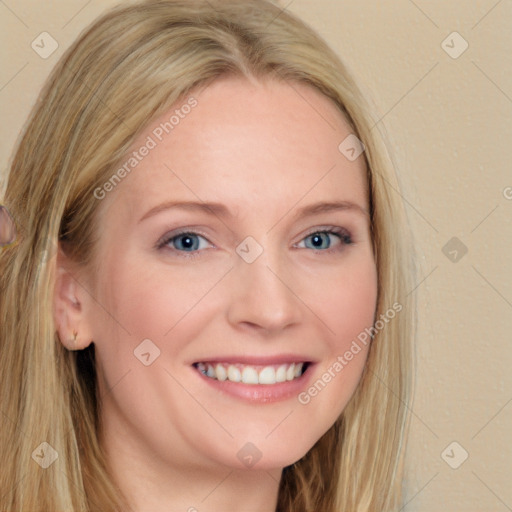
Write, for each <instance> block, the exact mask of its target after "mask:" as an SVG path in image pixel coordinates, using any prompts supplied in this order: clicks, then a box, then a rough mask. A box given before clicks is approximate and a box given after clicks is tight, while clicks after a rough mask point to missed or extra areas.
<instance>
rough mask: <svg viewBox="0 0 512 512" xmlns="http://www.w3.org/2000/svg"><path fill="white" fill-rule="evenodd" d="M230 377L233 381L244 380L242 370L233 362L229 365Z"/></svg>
mask: <svg viewBox="0 0 512 512" xmlns="http://www.w3.org/2000/svg"><path fill="white" fill-rule="evenodd" d="M228 379H229V380H230V381H231V382H240V381H241V380H242V374H241V373H240V370H239V369H238V368H237V367H236V366H233V365H232V364H230V365H229V367H228Z"/></svg>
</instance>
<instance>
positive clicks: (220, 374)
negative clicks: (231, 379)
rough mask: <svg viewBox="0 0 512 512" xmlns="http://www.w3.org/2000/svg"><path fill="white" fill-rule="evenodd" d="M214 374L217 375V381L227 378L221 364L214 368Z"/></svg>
mask: <svg viewBox="0 0 512 512" xmlns="http://www.w3.org/2000/svg"><path fill="white" fill-rule="evenodd" d="M215 373H216V374H217V380H226V379H227V378H228V374H227V372H226V369H225V368H224V366H222V365H221V364H218V365H217V366H216V367H215Z"/></svg>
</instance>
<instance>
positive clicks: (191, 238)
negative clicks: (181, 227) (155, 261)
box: [157, 231, 209, 256]
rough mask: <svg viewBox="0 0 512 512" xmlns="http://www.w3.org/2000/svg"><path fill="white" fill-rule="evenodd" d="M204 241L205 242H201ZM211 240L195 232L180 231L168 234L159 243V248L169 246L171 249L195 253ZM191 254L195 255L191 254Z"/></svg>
mask: <svg viewBox="0 0 512 512" xmlns="http://www.w3.org/2000/svg"><path fill="white" fill-rule="evenodd" d="M202 241H203V243H201V242H202ZM208 244H209V242H208V240H206V238H204V237H203V236H201V235H198V234H197V233H193V232H188V231H187V232H183V233H178V234H175V235H173V236H166V237H165V238H163V239H162V240H161V241H160V242H158V243H157V248H158V249H163V248H165V247H168V248H169V249H171V250H175V251H179V252H188V253H194V252H197V251H199V250H200V249H205V248H206V247H207V246H208ZM191 256H195V255H194V254H191Z"/></svg>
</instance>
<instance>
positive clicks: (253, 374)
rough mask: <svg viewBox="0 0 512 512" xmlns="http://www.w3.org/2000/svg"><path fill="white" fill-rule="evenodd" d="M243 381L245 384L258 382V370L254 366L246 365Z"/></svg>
mask: <svg viewBox="0 0 512 512" xmlns="http://www.w3.org/2000/svg"><path fill="white" fill-rule="evenodd" d="M229 380H231V379H229ZM242 382H244V383H245V384H258V372H257V371H256V370H255V369H254V368H252V366H246V367H245V368H244V371H243V372H242Z"/></svg>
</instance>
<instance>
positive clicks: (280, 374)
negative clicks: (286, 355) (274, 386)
mask: <svg viewBox="0 0 512 512" xmlns="http://www.w3.org/2000/svg"><path fill="white" fill-rule="evenodd" d="M287 368H288V367H287V366H286V365H285V364H282V365H281V366H280V367H279V368H278V369H277V371H276V382H284V381H285V380H286V369H287Z"/></svg>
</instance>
